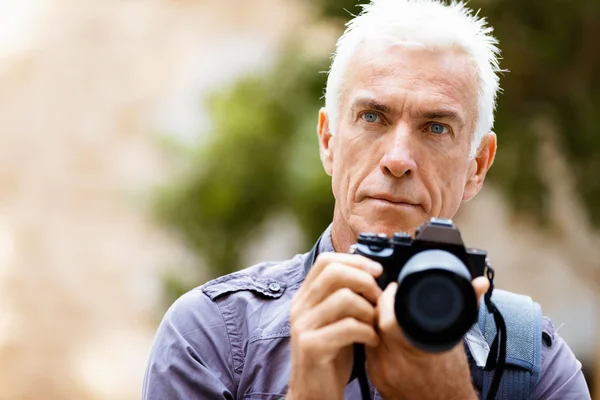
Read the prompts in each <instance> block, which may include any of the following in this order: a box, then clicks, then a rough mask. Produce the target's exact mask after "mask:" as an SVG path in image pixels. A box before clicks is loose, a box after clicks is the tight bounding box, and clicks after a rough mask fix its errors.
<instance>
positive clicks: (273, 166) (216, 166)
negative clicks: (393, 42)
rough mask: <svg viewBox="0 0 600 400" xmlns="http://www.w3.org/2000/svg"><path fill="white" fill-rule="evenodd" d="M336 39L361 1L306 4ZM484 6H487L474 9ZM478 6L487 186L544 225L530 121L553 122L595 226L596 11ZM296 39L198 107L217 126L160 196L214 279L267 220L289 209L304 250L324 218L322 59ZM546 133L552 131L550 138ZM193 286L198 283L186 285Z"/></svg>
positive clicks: (513, 1) (509, 1)
mask: <svg viewBox="0 0 600 400" xmlns="http://www.w3.org/2000/svg"><path fill="white" fill-rule="evenodd" d="M312 1H313V3H314V4H315V6H316V9H317V10H318V11H319V13H320V14H319V15H320V18H322V19H324V20H327V21H329V22H330V23H331V24H336V25H337V26H338V27H339V30H340V32H341V31H342V29H343V24H344V22H345V21H346V20H348V19H349V17H350V15H351V14H357V13H358V12H360V7H358V4H360V3H365V2H366V1H364V0H363V1H359V2H356V1H353V0H312ZM483 3H485V4H483ZM481 5H483V7H484V8H483V10H482V12H481V14H483V15H485V16H486V17H487V18H488V20H489V22H490V23H491V25H492V26H494V27H495V33H496V36H497V37H498V38H499V39H500V42H501V48H502V51H503V57H504V58H505V61H504V62H503V68H505V69H508V70H509V71H511V72H510V73H508V74H506V75H505V76H504V77H503V78H502V86H503V87H504V89H505V93H504V94H502V95H501V96H500V99H499V107H498V113H497V118H496V130H497V131H498V132H501V135H500V138H499V141H500V148H501V151H500V152H499V153H498V157H497V159H496V163H495V165H494V168H492V170H491V174H490V180H491V181H493V182H494V183H495V184H496V185H498V186H499V187H501V188H502V189H503V190H504V192H505V193H506V194H507V196H506V198H507V199H508V200H509V201H510V202H511V203H512V205H513V206H514V209H515V210H518V212H520V213H529V214H532V215H535V216H536V217H537V218H538V220H539V221H540V222H541V221H544V217H546V213H547V211H548V210H547V204H546V201H545V199H546V197H547V196H546V194H547V191H548V187H547V184H546V183H545V182H543V180H542V179H541V177H540V173H539V167H538V165H540V164H541V163H540V161H542V160H538V159H537V157H539V153H538V151H537V149H538V143H539V141H540V139H541V137H540V135H543V134H544V133H543V132H542V133H540V132H539V130H537V129H536V125H535V123H534V122H535V121H536V120H538V119H539V118H542V117H543V118H546V119H550V120H551V121H552V122H554V124H555V125H556V126H557V127H558V128H559V129H558V133H559V137H558V138H555V139H556V141H557V143H558V144H559V146H560V148H561V149H562V150H563V154H564V155H565V157H566V159H567V161H568V163H569V165H570V168H571V170H572V172H573V174H574V176H575V177H576V184H577V189H578V193H577V195H579V196H580V198H581V199H582V201H583V203H584V204H585V206H586V211H587V212H588V215H589V218H590V219H591V221H593V223H594V224H595V225H596V226H598V224H600V202H599V201H598V199H600V180H599V179H596V176H595V175H596V174H597V173H598V172H600V157H599V156H600V125H599V124H598V123H597V122H596V116H597V115H600V41H599V40H600V2H599V1H598V0H575V1H573V0H568V1H567V0H548V1H544V2H541V1H539V2H538V1H521V0H498V1H490V2H488V1H484V0H479V1H473V2H472V3H471V6H472V7H474V8H476V7H478V6H481ZM297 44H298V43H294V41H293V39H292V42H291V43H290V45H289V46H286V48H288V51H287V52H286V53H285V54H286V55H285V56H283V58H282V60H281V61H280V62H279V63H277V65H275V66H274V67H273V68H272V70H271V71H269V72H268V73H264V74H257V75H252V76H247V77H245V78H243V79H241V80H239V81H238V82H236V83H234V84H233V86H231V87H229V88H228V89H225V90H222V91H219V92H218V93H216V94H214V95H213V96H212V97H211V98H210V100H209V101H208V103H207V106H208V109H209V111H210V114H211V115H212V117H213V122H214V129H213V131H212V132H211V133H212V134H211V135H210V140H209V142H208V143H205V142H203V145H202V146H201V148H199V149H198V150H197V151H195V152H193V157H191V159H190V163H191V167H190V172H189V173H188V174H186V175H185V176H183V177H182V178H181V179H179V180H177V181H176V183H174V184H173V185H172V186H170V187H168V188H165V189H164V190H163V191H162V192H161V195H160V196H159V201H158V211H159V215H160V216H161V217H162V219H163V220H164V221H165V222H166V223H168V224H170V225H172V226H173V227H174V228H175V229H176V230H177V231H179V232H180V233H181V235H182V237H183V238H184V240H185V241H186V242H187V243H189V244H190V246H191V248H192V249H194V250H195V251H197V252H198V254H200V255H202V257H204V258H205V260H206V262H207V264H208V265H209V266H210V268H212V271H213V272H212V275H215V276H216V275H221V274H223V273H227V272H230V271H233V270H236V269H238V268H239V267H241V266H242V265H241V264H240V261H241V260H240V251H241V249H242V248H243V247H244V245H245V243H246V242H247V241H248V239H250V238H251V237H252V234H253V232H255V229H256V227H257V226H259V225H260V224H261V223H262V222H263V221H265V220H266V218H267V217H269V216H270V215H272V214H273V213H274V212H280V211H291V213H292V214H293V215H295V216H296V218H297V221H298V223H299V224H300V227H301V228H302V231H303V232H304V234H305V235H306V242H305V243H298V250H302V249H306V248H307V246H308V245H309V243H310V242H312V240H314V239H315V238H316V237H317V236H318V234H319V233H320V232H321V230H322V229H323V228H324V227H326V226H327V224H328V223H329V221H330V219H331V210H332V205H333V201H332V195H331V190H330V183H329V178H328V177H327V176H326V175H325V174H324V173H323V171H322V168H321V165H320V161H319V158H318V150H317V146H318V145H317V140H316V134H315V126H316V116H317V111H318V109H319V107H320V106H322V104H323V100H322V94H323V89H324V87H325V80H326V75H325V74H323V73H319V72H320V71H325V70H327V69H328V66H329V57H328V55H323V57H322V58H320V59H314V58H310V57H307V56H304V55H303V54H302V52H301V51H300V50H299V48H300V47H299V46H297ZM548 134H550V133H548ZM193 284H195V283H193Z"/></svg>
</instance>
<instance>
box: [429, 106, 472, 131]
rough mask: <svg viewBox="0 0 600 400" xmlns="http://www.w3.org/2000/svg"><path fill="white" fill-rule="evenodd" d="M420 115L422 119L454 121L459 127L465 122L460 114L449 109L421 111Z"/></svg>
mask: <svg viewBox="0 0 600 400" xmlns="http://www.w3.org/2000/svg"><path fill="white" fill-rule="evenodd" d="M420 114H421V117H422V118H423V119H433V120H446V121H454V122H456V123H457V124H459V125H460V126H461V127H464V126H465V121H464V120H463V119H462V117H461V116H460V114H459V113H458V112H456V111H454V110H451V109H438V110H429V111H423V112H421V113H420Z"/></svg>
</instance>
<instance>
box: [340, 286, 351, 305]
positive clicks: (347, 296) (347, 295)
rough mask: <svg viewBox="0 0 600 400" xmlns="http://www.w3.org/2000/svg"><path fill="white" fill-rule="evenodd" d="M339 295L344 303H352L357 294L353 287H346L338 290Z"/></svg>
mask: <svg viewBox="0 0 600 400" xmlns="http://www.w3.org/2000/svg"><path fill="white" fill-rule="evenodd" d="M337 296H338V297H339V299H340V301H341V302H342V303H350V302H352V300H354V297H355V294H354V292H353V291H352V290H351V289H349V288H347V287H345V288H341V289H339V290H338V292H337Z"/></svg>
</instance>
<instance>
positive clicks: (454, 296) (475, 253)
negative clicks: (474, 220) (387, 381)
mask: <svg viewBox="0 0 600 400" xmlns="http://www.w3.org/2000/svg"><path fill="white" fill-rule="evenodd" d="M351 252H352V253H354V254H361V255H363V256H366V257H368V258H370V259H372V260H374V261H377V262H379V263H380V264H381V265H382V266H383V274H382V275H381V277H379V278H378V279H377V283H378V284H379V286H380V287H381V288H382V289H385V287H386V286H387V285H388V284H389V283H390V282H394V281H395V282H398V285H399V287H398V292H397V294H396V301H395V312H396V319H397V321H398V324H399V325H400V326H401V328H402V331H403V333H404V335H405V336H406V337H407V339H408V340H409V341H410V342H411V344H412V345H413V346H415V347H417V348H419V349H422V350H425V351H429V352H442V351H446V350H449V349H451V348H452V347H454V346H455V345H456V344H457V343H458V342H459V341H460V340H461V339H462V337H463V336H464V334H465V333H467V331H468V330H469V329H470V328H471V326H472V325H473V324H474V323H475V322H476V321H477V312H478V311H477V310H478V309H477V298H476V296H475V291H474V290H473V286H472V285H471V280H473V279H475V278H476V277H478V276H483V275H484V274H486V272H487V268H488V264H487V253H486V252H485V251H484V250H478V249H467V248H465V246H464V244H463V241H462V238H461V235H460V231H459V230H458V228H457V227H456V226H455V225H454V224H453V223H452V221H451V220H448V219H438V218H432V219H431V220H430V221H429V222H426V223H425V224H423V225H421V226H420V227H419V228H418V229H417V231H416V234H415V238H414V239H413V238H412V237H411V236H410V235H409V234H408V233H395V234H394V235H393V237H392V238H388V237H387V236H386V235H384V234H380V235H375V234H372V233H361V234H360V236H359V238H358V242H357V243H356V244H355V245H353V246H352V249H351Z"/></svg>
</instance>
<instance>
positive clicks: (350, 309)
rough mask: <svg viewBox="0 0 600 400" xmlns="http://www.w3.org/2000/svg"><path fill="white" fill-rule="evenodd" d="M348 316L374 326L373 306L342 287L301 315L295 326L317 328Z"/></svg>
mask: <svg viewBox="0 0 600 400" xmlns="http://www.w3.org/2000/svg"><path fill="white" fill-rule="evenodd" d="M348 317H350V318H354V319H356V320H358V321H360V322H364V323H366V324H368V325H371V326H374V324H375V307H373V305H372V304H371V303H369V302H368V301H367V300H366V299H365V298H364V297H362V296H360V295H358V294H356V293H354V292H353V291H352V290H350V289H348V288H342V289H338V290H337V291H335V292H334V293H333V294H332V295H331V296H329V297H327V298H326V299H325V300H323V301H322V302H321V303H320V304H318V305H317V306H316V307H314V308H313V309H312V310H310V311H309V312H307V313H306V314H305V315H304V316H302V317H301V318H300V319H299V320H298V322H297V323H296V327H297V328H299V329H302V330H303V329H319V328H322V327H323V326H325V325H329V324H332V323H334V322H336V321H339V320H342V319H344V318H348Z"/></svg>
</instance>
